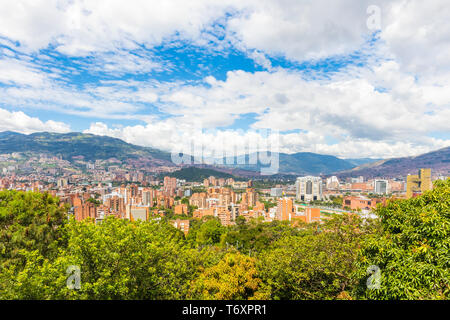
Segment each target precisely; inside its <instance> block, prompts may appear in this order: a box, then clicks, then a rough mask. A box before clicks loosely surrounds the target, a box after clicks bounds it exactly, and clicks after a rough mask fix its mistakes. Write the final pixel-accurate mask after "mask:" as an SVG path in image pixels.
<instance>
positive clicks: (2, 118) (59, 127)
mask: <svg viewBox="0 0 450 320" xmlns="http://www.w3.org/2000/svg"><path fill="white" fill-rule="evenodd" d="M0 131H15V132H20V133H25V134H28V133H33V132H41V131H47V132H61V133H64V132H69V131H70V126H69V125H68V124H66V123H63V122H57V121H53V120H48V121H45V122H43V121H42V120H40V119H38V118H34V117H30V116H28V115H26V114H25V113H23V112H22V111H16V112H11V111H8V110H5V109H0Z"/></svg>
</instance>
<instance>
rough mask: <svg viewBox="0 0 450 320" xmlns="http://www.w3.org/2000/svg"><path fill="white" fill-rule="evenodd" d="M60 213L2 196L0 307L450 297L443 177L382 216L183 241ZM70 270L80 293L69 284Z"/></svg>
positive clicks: (145, 228) (31, 200) (141, 225)
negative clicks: (30, 302)
mask: <svg viewBox="0 0 450 320" xmlns="http://www.w3.org/2000/svg"><path fill="white" fill-rule="evenodd" d="M65 212H66V208H64V207H60V206H59V205H58V201H57V200H56V199H55V198H52V197H50V196H49V195H47V194H38V193H30V192H28V193H24V192H17V191H2V192H0V298H1V299H448V298H449V296H450V290H449V280H450V271H449V270H450V241H449V239H450V238H449V234H450V214H449V212H450V180H447V181H446V182H444V181H442V182H438V183H436V186H435V189H434V190H433V191H430V192H427V193H426V194H424V195H423V196H420V197H418V198H415V199H410V200H396V201H391V202H389V203H388V204H387V206H385V207H379V208H378V209H377V214H378V215H379V217H380V219H375V220H363V219H362V218H360V217H359V216H358V215H350V216H348V215H336V216H333V217H331V218H330V219H328V220H327V221H326V222H325V223H323V224H321V225H318V224H309V225H299V226H297V227H295V228H294V227H292V226H290V225H289V224H288V223H287V222H279V221H274V222H272V223H262V222H261V221H258V220H253V221H249V222H246V221H245V220H244V219H242V218H239V219H238V221H237V223H236V225H235V226H232V227H224V226H222V225H221V224H220V223H219V221H218V220H217V219H215V218H209V219H206V220H205V221H197V220H193V221H192V225H191V230H190V232H189V234H188V235H187V236H184V234H183V233H182V232H180V231H179V230H177V229H175V228H173V227H172V226H171V225H169V224H168V223H167V222H165V221H164V220H160V221H156V220H154V221H149V222H140V221H138V222H130V221H127V220H119V219H116V218H112V217H110V218H107V219H106V220H104V221H103V222H102V223H101V224H95V223H93V222H91V221H83V222H76V221H74V220H70V221H69V220H68V219H67V217H66V216H65ZM70 266H77V267H78V268H79V271H80V276H81V282H80V287H79V289H77V287H75V288H74V289H71V288H70V286H68V282H67V281H68V277H69V279H72V278H71V277H72V275H71V274H70V273H67V272H68V270H69V271H73V270H74V269H73V267H72V268H70ZM375 266H376V267H375ZM77 267H76V268H77ZM76 268H75V269H76ZM378 269H379V270H380V272H379V273H377V272H376V273H375V274H371V273H370V272H368V270H372V272H373V271H376V270H378ZM378 274H379V277H378ZM374 276H376V277H375V281H369V282H368V280H371V279H372V280H373V279H374ZM369 277H370V278H369ZM70 283H72V282H70ZM70 283H69V284H70ZM72 284H73V283H72ZM373 284H378V285H379V287H377V286H373Z"/></svg>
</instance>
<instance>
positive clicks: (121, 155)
mask: <svg viewBox="0 0 450 320" xmlns="http://www.w3.org/2000/svg"><path fill="white" fill-rule="evenodd" d="M13 152H30V153H45V154H51V155H54V156H61V157H62V158H63V159H64V160H69V161H72V160H73V157H79V156H82V157H83V158H84V160H86V161H95V160H104V159H109V158H117V159H119V160H126V159H130V158H131V159H133V158H135V159H137V158H148V159H151V160H153V161H155V163H161V164H166V165H167V164H171V162H170V153H168V152H163V151H160V150H156V149H152V148H146V147H140V146H135V145H132V144H129V143H126V142H124V141H122V140H120V139H116V138H111V137H107V136H97V135H93V134H84V133H64V134H61V133H48V132H39V133H33V134H29V135H25V134H20V133H15V132H9V131H6V132H0V154H2V153H13Z"/></svg>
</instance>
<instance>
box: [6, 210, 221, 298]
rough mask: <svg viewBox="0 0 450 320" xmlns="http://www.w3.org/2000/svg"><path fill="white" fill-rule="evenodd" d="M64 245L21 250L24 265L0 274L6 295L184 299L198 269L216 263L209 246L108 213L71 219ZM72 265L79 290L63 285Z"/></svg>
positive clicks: (159, 226) (154, 225)
mask: <svg viewBox="0 0 450 320" xmlns="http://www.w3.org/2000/svg"><path fill="white" fill-rule="evenodd" d="M67 237H68V245H67V247H65V248H62V249H60V251H59V254H58V256H57V257H56V258H55V259H47V258H45V257H43V256H42V255H41V254H40V253H39V252H38V251H37V250H34V251H27V250H22V251H21V252H20V254H21V255H23V257H24V258H25V260H26V264H25V267H24V268H22V269H21V270H16V266H15V265H10V266H9V267H8V268H5V269H4V270H3V271H4V272H2V273H1V274H0V296H2V297H4V298H6V299H101V300H103V299H184V298H186V295H187V292H188V286H189V283H190V281H191V280H193V279H195V278H196V276H198V274H199V272H200V267H203V268H207V267H208V266H210V265H212V264H215V263H217V261H218V260H219V259H220V257H221V256H220V255H219V256H218V257H215V255H216V253H215V252H214V251H212V250H208V249H205V250H202V251H199V250H195V249H190V248H189V247H187V246H186V244H185V242H184V239H183V237H182V235H180V233H179V232H178V230H176V229H174V228H173V227H171V226H170V225H168V224H166V223H164V222H142V221H137V222H130V221H128V220H122V219H117V218H115V217H108V218H107V219H105V220H104V221H103V222H102V223H101V224H95V223H92V222H90V221H87V220H86V221H82V222H77V221H73V220H72V221H71V222H70V223H69V224H68V226H67ZM69 266H78V267H79V268H80V271H81V273H80V274H81V289H79V290H73V289H70V288H68V287H67V285H66V281H67V274H66V270H67V268H68V267H69Z"/></svg>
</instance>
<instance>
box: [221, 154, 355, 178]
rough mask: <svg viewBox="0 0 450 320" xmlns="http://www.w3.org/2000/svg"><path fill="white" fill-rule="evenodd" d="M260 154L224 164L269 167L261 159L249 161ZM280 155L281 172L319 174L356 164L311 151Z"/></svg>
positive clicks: (255, 167)
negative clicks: (254, 162)
mask: <svg viewBox="0 0 450 320" xmlns="http://www.w3.org/2000/svg"><path fill="white" fill-rule="evenodd" d="M260 154H261V153H256V154H255V153H252V154H250V155H248V154H247V155H245V156H239V157H237V158H238V160H236V161H235V162H234V164H227V165H224V166H225V167H231V168H241V169H246V170H253V171H259V170H260V169H261V168H263V167H269V165H264V164H261V162H260V161H258V163H257V164H248V163H249V162H250V161H249V159H250V158H254V159H256V157H258V158H259V155H260ZM264 154H265V153H264ZM278 157H279V173H281V174H294V175H319V174H329V173H333V172H336V171H342V170H349V169H352V168H354V167H355V165H354V164H352V163H351V162H349V161H346V160H343V159H339V158H337V157H335V156H330V155H322V154H317V153H311V152H299V153H294V154H287V153H279V154H278ZM269 158H270V157H269ZM224 161H227V162H228V163H229V162H230V161H229V160H226V159H224ZM238 163H246V164H238Z"/></svg>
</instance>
